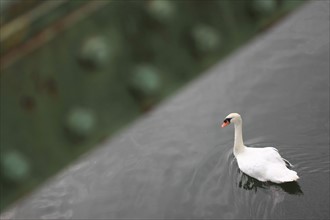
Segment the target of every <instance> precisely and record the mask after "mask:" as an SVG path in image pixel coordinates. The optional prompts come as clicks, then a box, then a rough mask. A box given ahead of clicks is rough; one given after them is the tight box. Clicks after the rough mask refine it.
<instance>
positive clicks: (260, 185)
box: [238, 169, 304, 195]
mask: <svg viewBox="0 0 330 220" xmlns="http://www.w3.org/2000/svg"><path fill="white" fill-rule="evenodd" d="M238 172H239V175H240V180H239V182H238V187H239V188H242V189H245V190H254V191H255V192H257V190H258V189H270V188H272V187H275V188H280V189H282V190H283V191H284V192H286V193H288V194H291V195H303V194H304V193H303V191H302V190H301V188H300V185H299V183H298V182H296V181H293V182H286V183H281V184H278V183H272V182H261V181H259V180H257V179H255V178H253V177H250V176H248V175H246V174H245V173H243V172H241V171H240V170H239V169H238Z"/></svg>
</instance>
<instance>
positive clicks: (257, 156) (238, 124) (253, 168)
mask: <svg viewBox="0 0 330 220" xmlns="http://www.w3.org/2000/svg"><path fill="white" fill-rule="evenodd" d="M231 122H232V123H234V125H235V140H234V150H233V151H234V155H235V157H236V160H237V163H238V167H239V168H240V170H241V171H242V172H244V173H245V174H247V175H249V176H251V177H254V178H256V179H257V180H259V181H262V182H265V181H271V182H274V183H283V182H292V181H296V180H298V179H299V177H298V175H297V173H296V172H295V171H293V170H290V169H288V168H287V167H286V162H287V163H289V162H288V161H286V160H285V159H283V158H282V157H281V155H280V154H279V153H278V151H277V149H276V148H273V147H264V148H252V147H246V146H244V143H243V137H242V118H241V116H240V115H239V114H237V113H231V114H229V115H228V116H227V117H226V119H225V120H224V122H223V124H222V127H225V126H227V125H228V124H230V123H231Z"/></svg>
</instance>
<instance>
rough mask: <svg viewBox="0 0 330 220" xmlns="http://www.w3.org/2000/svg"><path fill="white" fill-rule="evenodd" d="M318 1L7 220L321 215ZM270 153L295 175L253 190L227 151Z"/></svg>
mask: <svg viewBox="0 0 330 220" xmlns="http://www.w3.org/2000/svg"><path fill="white" fill-rule="evenodd" d="M328 18H329V2H327V1H317V2H312V3H310V4H307V5H306V6H305V7H303V8H302V9H301V10H300V11H298V12H297V13H295V14H294V15H293V16H291V17H289V18H287V20H286V21H284V23H283V24H281V25H280V26H278V27H276V28H275V29H273V30H271V31H270V32H269V33H267V34H266V35H265V36H262V37H260V38H259V39H256V40H255V42H252V43H251V44H250V45H248V46H247V47H246V48H244V49H242V50H241V51H238V52H237V53H236V54H235V55H233V56H232V57H231V58H229V59H228V60H227V61H225V62H223V63H221V64H220V65H219V66H216V67H214V68H213V69H212V70H210V72H209V73H207V74H206V75H204V77H203V78H201V79H199V80H198V81H196V82H194V83H193V84H191V85H190V86H188V87H187V88H186V89H184V90H183V91H182V92H181V93H180V94H178V95H177V96H176V97H174V98H172V99H171V100H169V101H167V102H166V103H164V104H163V105H162V106H160V107H159V108H158V109H157V110H156V111H154V112H152V113H151V114H150V115H148V116H146V117H145V118H144V119H141V120H140V121H138V122H137V123H136V124H135V125H133V126H132V127H131V128H129V129H128V130H126V131H125V132H123V133H121V134H120V135H118V136H117V137H116V138H114V139H113V140H109V141H107V142H105V143H104V144H103V145H102V146H101V147H100V148H98V149H97V150H96V151H94V152H92V153H90V154H89V155H86V156H85V157H83V158H81V160H80V161H78V162H77V163H76V164H75V165H72V166H71V167H69V168H68V169H67V170H66V171H64V172H62V173H61V174H60V175H58V176H57V177H55V178H54V179H53V180H51V181H50V182H49V183H47V184H46V185H45V186H44V187H42V189H40V190H39V191H37V192H35V193H33V194H32V195H31V196H30V197H28V198H26V199H25V200H23V201H22V202H20V203H18V204H16V205H15V206H14V207H13V208H12V209H10V210H8V211H7V212H6V213H3V215H2V216H4V217H6V218H23V219H26V218H41V219H59V218H72V219H83V218H84V219H88V218H91V219H98V218H103V219H111V218H113V219H120V218H126V219H127V218H142V219H144V218H164V219H166V218H175V219H178V218H188V219H189V218H191V219H193V218H195V219H196V218H199V219H200V218H204V219H206V218H213V219H240V218H242V219H251V218H255V219H256V218H266V219H267V218H271V219H293V218H296V219H329V20H328ZM230 112H239V113H241V115H242V117H243V134H244V138H245V144H246V145H248V146H251V147H264V146H274V147H276V148H277V149H278V150H279V152H280V154H281V155H282V156H283V157H284V158H286V159H288V160H289V161H290V162H291V163H292V164H293V166H294V167H293V168H292V169H294V170H296V171H297V172H298V175H299V176H300V179H299V181H298V182H296V183H286V184H280V185H279V184H273V183H262V182H259V181H257V180H255V179H253V178H251V177H248V176H246V175H245V174H243V173H241V172H240V171H239V169H238V166H237V162H236V160H235V158H234V156H233V154H232V146H233V134H234V133H233V132H234V131H233V127H226V128H223V129H222V128H220V126H219V125H220V124H219V123H220V121H222V120H223V118H224V117H225V116H226V115H227V114H228V113H230Z"/></svg>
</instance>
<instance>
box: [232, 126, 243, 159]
mask: <svg viewBox="0 0 330 220" xmlns="http://www.w3.org/2000/svg"><path fill="white" fill-rule="evenodd" d="M244 149H245V146H244V142H243V134H242V122H239V123H237V124H236V123H235V139H234V154H235V155H236V154H238V153H241V152H242V151H244Z"/></svg>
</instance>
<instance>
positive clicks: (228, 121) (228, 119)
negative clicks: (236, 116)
mask: <svg viewBox="0 0 330 220" xmlns="http://www.w3.org/2000/svg"><path fill="white" fill-rule="evenodd" d="M230 120H231V118H226V119H225V120H224V121H223V122H225V123H230Z"/></svg>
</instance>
